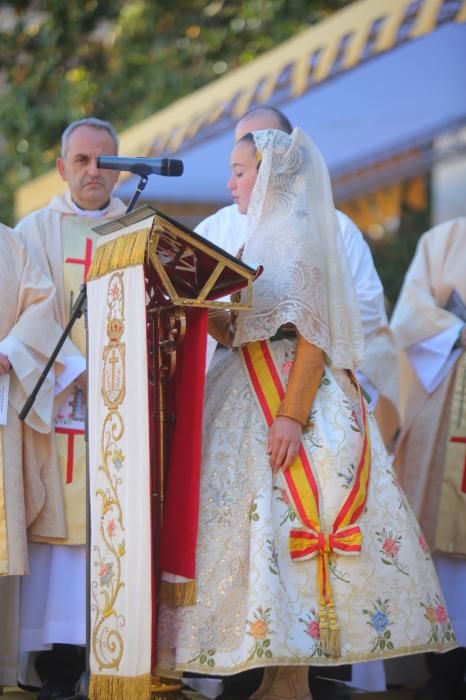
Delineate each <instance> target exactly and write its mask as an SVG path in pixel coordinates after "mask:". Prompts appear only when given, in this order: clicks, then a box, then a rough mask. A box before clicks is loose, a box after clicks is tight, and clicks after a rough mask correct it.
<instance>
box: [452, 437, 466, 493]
mask: <svg viewBox="0 0 466 700" xmlns="http://www.w3.org/2000/svg"><path fill="white" fill-rule="evenodd" d="M450 442H462V443H463V444H464V446H465V447H466V437H459V436H457V435H456V436H455V435H453V436H452V437H451V438H450ZM461 491H462V492H463V493H466V455H465V456H464V469H463V481H462V483H461Z"/></svg>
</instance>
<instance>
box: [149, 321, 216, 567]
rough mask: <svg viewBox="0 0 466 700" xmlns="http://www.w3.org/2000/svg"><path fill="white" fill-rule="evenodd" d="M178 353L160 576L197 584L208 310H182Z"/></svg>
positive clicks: (161, 543)
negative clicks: (183, 322)
mask: <svg viewBox="0 0 466 700" xmlns="http://www.w3.org/2000/svg"><path fill="white" fill-rule="evenodd" d="M184 310H185V312H186V317H187V319H186V335H185V338H184V342H183V343H182V346H181V348H179V349H178V351H177V363H176V388H175V396H176V423H175V427H174V430H173V434H172V440H171V450H170V458H169V462H168V464H169V469H168V475H167V490H166V496H165V507H164V519H163V525H162V536H161V542H160V548H161V549H160V563H161V569H162V570H163V571H167V572H170V573H171V574H177V575H178V576H185V577H186V578H189V579H194V578H195V570H196V561H195V559H196V541H197V526H198V514H199V479H200V469H201V449H202V412H203V404H204V385H205V361H206V344H207V309H190V308H185V309H184Z"/></svg>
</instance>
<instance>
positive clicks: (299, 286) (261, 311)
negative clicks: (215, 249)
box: [234, 129, 364, 369]
mask: <svg viewBox="0 0 466 700" xmlns="http://www.w3.org/2000/svg"><path fill="white" fill-rule="evenodd" d="M253 137H254V142H255V144H256V148H257V151H258V152H259V154H260V156H261V164H260V168H259V171H258V174H257V180H256V182H255V185H254V189H253V192H252V195H251V201H250V204H249V208H248V213H247V217H248V221H247V234H246V243H245V247H244V251H243V256H242V257H243V260H244V262H246V263H248V264H250V265H258V264H261V265H263V266H264V272H263V273H262V275H261V276H260V277H259V278H258V279H257V280H256V282H255V283H254V288H253V304H252V308H251V309H250V310H249V311H244V312H241V313H240V314H239V315H238V318H237V328H236V334H235V339H234V345H243V343H247V342H249V341H254V340H263V339H266V338H271V337H272V336H273V335H274V334H275V333H276V332H277V330H278V329H279V328H280V326H282V325H283V324H285V323H292V324H294V325H295V326H296V328H297V329H298V331H299V332H300V334H301V335H302V336H304V338H306V340H308V341H309V342H310V343H314V344H315V345H317V346H318V347H320V348H321V349H322V350H323V351H324V352H325V353H326V355H327V357H328V359H329V361H330V364H331V365H333V366H334V367H337V368H342V369H355V368H356V367H357V366H358V365H359V364H360V362H361V360H362V356H363V352H364V337H363V333H362V326H361V320H360V316H359V308H358V304H357V300H356V293H355V290H354V285H353V279H352V275H351V270H350V266H349V262H348V259H347V256H346V251H345V249H344V245H343V240H342V237H341V234H340V231H339V226H338V220H337V217H336V213H335V207H334V203H333V197H332V189H331V184H330V177H329V174H328V170H327V166H326V165H325V162H324V160H323V157H322V155H321V153H320V151H319V150H318V149H317V147H316V146H315V145H314V143H313V142H312V141H311V140H310V139H309V138H308V137H307V136H306V134H304V133H303V132H302V131H301V130H300V129H294V131H293V133H292V134H291V135H290V134H286V133H285V132H283V131H279V130H276V129H267V130H265V131H256V132H253Z"/></svg>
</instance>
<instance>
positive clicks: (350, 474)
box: [337, 463, 356, 489]
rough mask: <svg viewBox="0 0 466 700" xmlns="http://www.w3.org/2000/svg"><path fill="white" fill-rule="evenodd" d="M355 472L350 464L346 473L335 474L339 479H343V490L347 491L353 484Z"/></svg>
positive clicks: (354, 468)
mask: <svg viewBox="0 0 466 700" xmlns="http://www.w3.org/2000/svg"><path fill="white" fill-rule="evenodd" d="M355 471H356V467H355V466H354V464H353V463H351V464H350V465H349V466H347V467H346V472H343V471H340V472H337V476H339V477H340V479H343V488H344V489H349V487H350V486H351V484H352V483H353V480H354V472H355Z"/></svg>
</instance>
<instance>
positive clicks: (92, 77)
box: [0, 0, 350, 225]
mask: <svg viewBox="0 0 466 700" xmlns="http://www.w3.org/2000/svg"><path fill="white" fill-rule="evenodd" d="M349 1H350V0H210V1H209V0H183V1H182V2H181V0H178V1H177V0H157V1H156V2H151V1H149V0H114V2H111V3H104V2H97V0H81V2H79V3H78V2H63V1H62V0H44V2H42V3H35V2H32V0H31V1H29V2H28V1H27V0H13V1H10V2H4V3H2V9H1V10H0V13H3V12H5V13H8V22H3V21H2V22H0V97H1V99H0V125H1V126H0V129H1V132H0V178H1V181H2V188H1V192H0V221H2V222H4V223H7V224H10V225H12V224H13V223H14V222H13V193H14V190H15V189H16V188H18V187H20V186H21V185H22V184H24V183H25V182H27V181H28V180H29V179H31V178H33V177H35V176H37V175H40V174H41V173H43V172H46V171H47V170H49V169H50V168H51V167H52V166H53V163H54V160H55V157H56V155H58V149H59V140H60V136H61V133H62V131H63V130H64V128H65V127H66V126H67V125H68V124H69V123H70V122H71V121H73V120H75V119H80V118H82V117H85V116H90V115H92V116H96V117H100V118H103V119H110V120H111V121H112V122H113V123H114V125H115V127H116V128H117V129H118V130H121V129H123V128H126V127H129V126H133V125H134V124H136V123H137V122H138V121H139V120H141V119H143V118H145V117H147V116H149V115H151V114H153V113H154V112H157V111H158V110H160V109H162V108H163V107H165V106H167V105H168V104H170V103H171V102H173V101H174V100H176V99H178V98H179V97H182V96H183V95H186V94H189V93H190V92H192V91H193V90H196V89H197V88H199V87H201V86H202V85H205V84H206V83H208V82H209V81H211V80H213V79H215V78H217V77H218V76H220V75H222V74H225V73H226V72H228V71H231V70H232V69H234V68H235V67H237V66H239V65H242V64H245V63H248V62H249V61H252V60H254V59H255V58H256V57H257V56H258V55H260V54H261V53H263V52H264V51H266V50H268V49H270V48H272V47H274V46H276V45H277V44H279V43H280V42H282V41H284V40H285V39H288V38H289V37H291V36H293V35H294V34H296V33H297V32H299V31H301V30H302V29H305V28H306V27H307V26H309V24H311V23H313V22H316V21H318V20H319V19H321V18H322V17H323V16H324V13H328V12H332V11H334V10H337V9H339V8H340V7H343V6H344V5H346V4H348V3H349ZM38 6H39V9H38ZM5 16H6V15H5ZM0 19H2V15H0ZM24 144H27V147H25V146H24Z"/></svg>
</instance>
